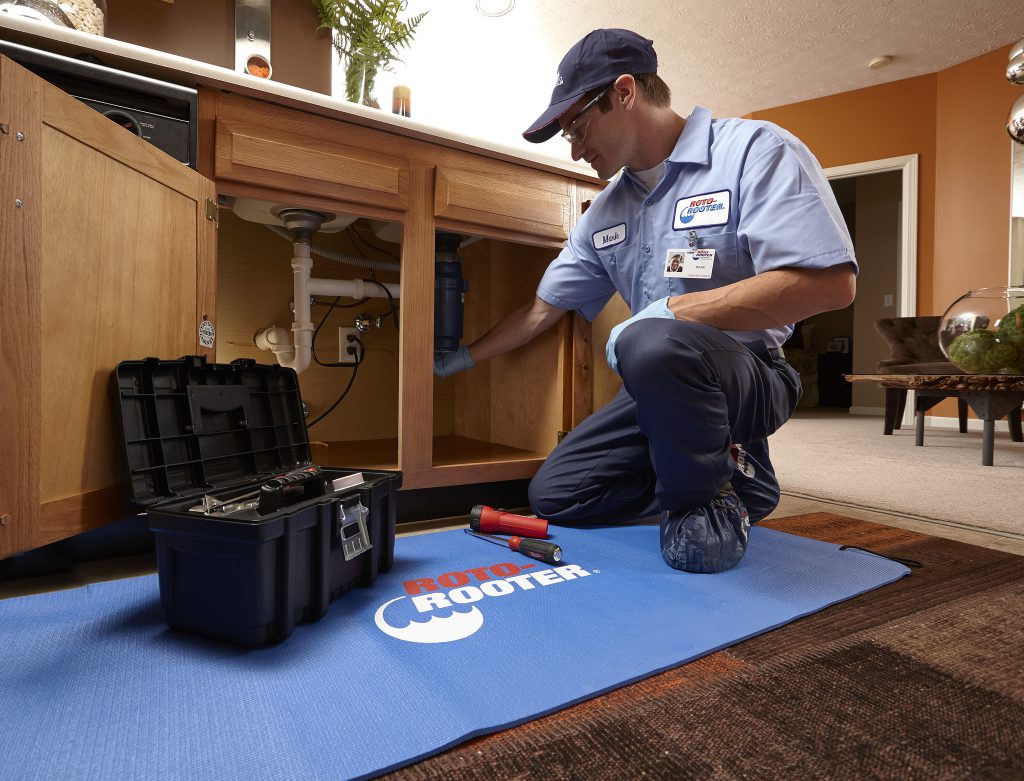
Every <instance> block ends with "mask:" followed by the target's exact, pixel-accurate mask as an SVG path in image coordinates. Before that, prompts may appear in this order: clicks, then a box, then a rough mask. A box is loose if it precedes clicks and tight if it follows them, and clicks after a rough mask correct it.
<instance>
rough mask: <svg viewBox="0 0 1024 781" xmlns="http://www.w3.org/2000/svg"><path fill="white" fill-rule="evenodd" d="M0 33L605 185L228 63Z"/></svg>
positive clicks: (51, 28) (83, 36) (61, 36)
mask: <svg viewBox="0 0 1024 781" xmlns="http://www.w3.org/2000/svg"><path fill="white" fill-rule="evenodd" d="M0 37H3V38H6V39H8V40H10V41H11V42H13V43H20V44H22V45H25V46H34V47H36V48H38V49H43V50H45V51H50V52H53V53H55V54H63V55H65V56H75V55H78V54H81V53H83V52H87V53H89V54H93V55H96V56H102V58H103V63H104V64H105V65H107V66H108V67H111V68H117V69H120V70H124V71H128V72H130V73H134V74H137V75H140V76H147V77H149V78H152V79H159V80H162V81H166V82H171V83H174V84H178V85H180V86H185V87H207V88H211V89H219V90H224V91H227V92H233V93H236V94H239V95H244V96H246V97H250V98H256V99H259V100H265V101H268V102H271V103H275V104H278V105H281V106H286V107H288V108H294V109H299V110H302V111H307V112H310V113H313V114H317V115H320V116H324V117H329V118H332V119H339V120H343V121H346V122H351V123H353V124H357V125H361V126H363V127H369V128H373V129H375V130H382V131H385V132H389V133H395V134H397V135H401V136H403V137H405V138H412V139H416V140H419V141H427V142H430V143H434V144H441V145H443V146H446V147H449V148H452V149H458V150H460V151H465V152H473V153H476V154H482V155H485V156H487V157H491V158H495V159H498V160H504V161H506V162H512V163H517V164H520V165H522V164H527V165H530V166H531V167H533V168H538V169H541V170H544V171H548V172H551V173H556V174H561V175H566V176H571V177H572V178H573V179H576V180H580V181H584V182H589V183H593V184H597V185H603V184H604V182H603V181H602V180H601V179H598V178H597V177H595V176H594V174H593V172H592V171H591V170H590V169H589V167H588V168H583V167H582V166H578V165H573V164H571V163H567V162H565V161H562V160H559V159H557V158H554V157H548V156H546V155H531V154H529V153H528V152H524V151H523V150H521V149H516V148H514V147H509V146H505V145H502V144H494V143H489V142H486V141H484V140H482V139H478V138H473V137H470V136H462V135H460V134H458V133H456V132H454V131H450V130H445V129H442V128H437V127H434V126H432V125H426V124H424V123H422V122H416V121H415V120H413V119H410V118H407V117H400V116H397V115H395V114H389V113H386V112H383V111H380V110H378V109H372V108H367V107H364V106H359V105H357V104H354V103H349V102H347V101H340V100H337V99H335V98H332V97H330V96H328V95H323V94H321V93H319V92H312V91H310V90H305V89H300V88H298V87H293V86H291V85H288V84H282V83H280V82H275V81H264V80H258V79H255V78H254V77H251V76H247V75H245V74H243V73H235V72H234V71H231V70H228V69H227V68H221V67H219V66H216V65H210V64H209V63H205V62H200V61H199V60H191V59H188V58H186V57H180V56H178V55H175V54H168V53H166V52H161V51H156V50H154V49H147V48H144V47H142V46H136V45H135V44H131V43H127V42H125V41H119V40H115V39H113V38H104V37H102V36H96V35H92V34H90V33H83V32H78V31H77V30H71V29H65V28H62V27H57V26H55V25H48V24H43V23H40V22H35V21H32V20H30V19H24V18H21V17H16V16H11V15H9V14H3V13H0Z"/></svg>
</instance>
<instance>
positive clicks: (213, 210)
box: [206, 198, 220, 228]
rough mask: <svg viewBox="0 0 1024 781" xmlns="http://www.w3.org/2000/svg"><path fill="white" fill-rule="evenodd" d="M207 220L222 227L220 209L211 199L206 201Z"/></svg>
mask: <svg viewBox="0 0 1024 781" xmlns="http://www.w3.org/2000/svg"><path fill="white" fill-rule="evenodd" d="M206 219H208V220H209V221H210V222H213V223H216V224H217V227H218V228H219V227H220V207H219V206H218V205H217V203H216V202H215V201H213V200H212V199H210V198H207V199H206Z"/></svg>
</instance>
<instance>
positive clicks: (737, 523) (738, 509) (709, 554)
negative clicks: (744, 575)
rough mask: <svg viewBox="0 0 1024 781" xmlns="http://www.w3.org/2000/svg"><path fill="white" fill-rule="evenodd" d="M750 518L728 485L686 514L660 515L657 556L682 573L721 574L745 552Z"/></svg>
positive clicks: (665, 513)
mask: <svg viewBox="0 0 1024 781" xmlns="http://www.w3.org/2000/svg"><path fill="white" fill-rule="evenodd" d="M749 535H750V517H749V516H748V515H747V509H746V508H745V507H744V506H743V502H742V501H740V498H739V497H738V496H737V495H736V492H735V491H733V490H732V487H731V486H730V487H729V488H728V489H725V490H723V491H722V492H721V493H719V494H718V496H716V497H715V498H714V499H712V500H711V501H710V502H708V503H707V504H703V505H701V506H700V507H695V508H694V509H692V510H689V511H686V512H671V511H667V510H666V511H665V512H663V513H662V514H661V556H662V558H663V559H665V563H666V564H668V565H669V566H670V567H674V568H675V569H681V570H683V571H684V572H698V573H712V572H724V571H725V570H727V569H732V568H733V567H735V566H736V565H737V564H739V561H740V559H742V558H743V554H744V553H746V551H747V539H748V537H749Z"/></svg>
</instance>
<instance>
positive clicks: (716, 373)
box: [530, 318, 800, 525]
mask: <svg viewBox="0 0 1024 781" xmlns="http://www.w3.org/2000/svg"><path fill="white" fill-rule="evenodd" d="M615 351H616V356H617V358H618V361H619V372H620V374H621V375H622V381H623V387H622V390H620V391H619V393H618V394H617V395H616V396H615V398H614V399H612V401H610V402H609V403H608V404H607V405H605V406H604V407H602V408H601V409H599V410H597V411H596V412H595V413H594V414H593V415H591V416H590V417H589V418H587V419H586V420H584V421H583V422H582V423H581V424H580V425H579V426H577V427H576V428H575V429H574V430H573V431H571V432H570V433H569V434H568V436H566V437H565V439H563V440H562V441H561V442H560V443H559V444H558V446H557V447H556V448H555V450H554V451H553V452H552V453H551V455H550V456H549V457H548V459H547V461H545V462H544V464H543V465H542V466H541V468H540V471H538V473H537V475H536V476H535V477H534V479H533V481H532V482H531V483H530V504H531V506H532V508H533V511H534V512H535V513H536V514H537V515H539V516H541V517H543V518H547V519H549V520H552V521H555V522H556V523H564V524H581V525H584V524H607V523H616V522H622V521H629V520H633V519H636V518H638V517H642V516H645V515H653V514H656V513H659V512H661V511H662V510H689V509H691V508H693V507H698V506H700V505H702V504H704V503H705V502H707V501H709V500H711V499H713V498H714V497H715V496H716V495H717V494H718V491H719V489H720V488H721V487H722V486H724V485H725V484H726V483H727V482H730V481H731V482H732V485H733V488H734V489H735V490H736V493H737V494H738V495H739V497H740V498H741V499H742V500H743V502H744V504H745V505H746V507H747V511H748V512H749V513H750V519H751V521H758V520H760V519H761V518H763V517H764V516H765V515H767V514H768V513H770V512H771V511H772V510H773V509H774V508H775V506H776V504H778V501H779V486H778V481H777V480H776V479H775V474H774V471H773V470H772V465H771V461H770V460H769V458H768V443H767V441H766V438H767V437H768V435H769V434H772V433H773V432H774V431H775V430H776V429H777V428H778V427H779V426H781V425H782V424H783V423H785V422H786V420H788V419H789V417H790V415H792V413H793V410H794V409H795V408H796V403H797V401H798V400H799V398H800V378H799V375H798V374H797V372H796V371H795V370H794V369H793V368H792V367H791V366H789V364H787V363H786V362H785V361H784V360H783V359H782V358H780V357H776V356H775V355H773V354H772V353H771V352H769V350H768V349H767V348H766V347H765V346H764V344H763V343H760V342H758V343H755V344H741V343H739V342H737V341H736V340H735V339H733V338H732V337H730V336H728V335H726V334H725V333H723V332H722V331H719V330H718V329H716V328H712V327H711V326H707V325H703V324H701V323H694V322H689V321H685V320H668V319H661V318H648V319H645V320H638V321H637V322H635V323H633V324H631V325H630V326H628V327H627V328H626V329H625V330H623V332H622V333H621V334H620V335H619V338H618V340H617V341H616V344H615ZM732 445H739V446H741V448H742V450H743V451H744V454H743V456H742V457H741V458H740V463H739V464H738V463H737V460H736V458H735V457H734V453H735V451H734V450H732Z"/></svg>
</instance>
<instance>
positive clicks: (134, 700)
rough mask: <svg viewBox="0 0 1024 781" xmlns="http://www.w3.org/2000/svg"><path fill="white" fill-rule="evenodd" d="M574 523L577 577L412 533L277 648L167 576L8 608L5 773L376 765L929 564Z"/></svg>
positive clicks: (251, 771)
mask: <svg viewBox="0 0 1024 781" xmlns="http://www.w3.org/2000/svg"><path fill="white" fill-rule="evenodd" d="M553 531H554V536H553V539H554V540H555V541H556V542H558V544H560V545H561V546H562V548H563V550H564V551H565V564H566V565H569V568H568V569H561V570H559V569H554V570H553V571H552V567H550V566H549V565H546V564H543V563H541V562H534V561H533V560H531V559H528V558H526V557H524V556H521V555H519V554H516V553H512V552H511V551H508V550H503V549H502V548H501V547H498V546H496V545H492V544H489V543H487V542H484V541H482V540H479V539H475V538H473V537H470V536H469V535H466V534H463V533H462V532H461V531H450V532H442V533H437V534H427V535H420V536H414V537H405V538H400V539H399V540H397V542H396V546H395V547H396V550H395V567H394V569H393V570H392V571H391V572H390V573H387V574H385V575H381V576H380V577H379V578H378V579H377V582H376V584H375V585H374V586H373V587H372V588H355V589H353V590H352V591H350V592H349V593H347V594H345V595H343V596H342V597H341V598H339V599H338V600H336V601H335V602H334V603H333V605H332V606H331V608H330V610H328V612H327V615H325V616H324V617H323V618H322V619H321V620H320V621H319V622H317V623H315V624H309V625H304V626H299V627H296V629H295V632H294V633H293V634H292V636H291V637H290V638H289V639H288V640H286V641H285V642H283V643H281V644H279V645H277V646H272V647H269V648H265V649H260V650H246V649H243V648H239V647H235V646H231V645H229V644H226V643H222V642H218V641H213V640H206V639H203V638H200V637H195V636H191V635H187V634H185V633H182V632H178V631H175V630H171V629H169V628H168V627H167V626H166V625H165V624H164V622H163V617H162V613H161V610H160V602H159V590H158V586H157V580H156V576H146V577H141V578H132V579H128V580H121V581H115V582H110V583H100V584H96V585H90V586H86V587H84V588H77V589H71V590H68V591H60V592H54V593H49V594H39V595H34V596H29V597H19V598H15V599H9V600H4V601H0V659H2V660H3V662H2V664H0V735H2V736H3V737H2V744H3V747H4V750H3V759H2V760H0V778H3V779H19V781H20V780H23V779H58V778H59V779H77V778H95V779H104V780H105V779H112V778H117V779H122V778H123V779H136V778H139V779H141V778H145V779H190V781H194V780H197V779H211V780H213V779H215V780H216V781H229V779H242V780H244V781H253V780H254V779H303V781H306V780H308V779H343V778H355V777H362V776H367V775H375V774H377V773H381V772H384V771H385V770H389V769H394V768H396V767H399V766H401V765H405V764H408V763H410V762H412V761H413V760H416V759H419V758H422V757H425V756H429V755H431V754H435V753H437V752H439V751H441V750H442V749H445V748H448V747H450V746H453V745H455V744H457V743H460V742H461V741H464V740H466V739H467V738H470V737H473V736H476V735H482V734H486V733H490V732H494V731H496V730H499V729H502V728H505V727H510V726H513V725H516V724H520V723H522V722H524V721H527V720H530V719H533V718H536V717H537V716H540V715H542V714H545V713H549V712H551V711H554V710H558V709H559V708H564V707H566V706H567V705H570V704H572V703H576V702H579V701H581V700H585V699H588V698H590V697H593V696H595V695H597V694H600V693H602V692H606V691H608V690H610V689H614V688H616V687H619V686H622V685H624V684H627V683H630V682H631V681H636V680H638V679H641V678H644V677H647V676H649V675H652V674H654V673H657V672H659V671H662V670H666V669H669V668H672V667H676V666H678V665H680V664H682V663H684V662H686V661H689V660H691V659H695V658H697V657H700V656H703V655H705V654H709V653H711V652H713V651H715V650H717V649H720V648H724V647H725V646H729V645H732V644H734V643H737V642H739V641H741V640H743V639H745V638H747V637H751V636H753V635H757V634H760V633H762V632H766V631H768V630H771V629H774V628H776V627H779V626H781V625H783V624H786V623H787V622H789V621H792V620H793V619H795V618H799V617H800V616H804V615H807V614H809V613H814V612H816V611H818V610H821V609H822V608H824V607H826V606H828V605H832V604H834V603H836V602H840V601H842V600H845V599H849V598H850V597H853V596H855V595H857V594H861V593H863V592H865V591H869V590H871V589H874V588H877V587H879V586H881V585H884V584H886V583H890V582H892V581H894V580H897V579H899V578H901V577H903V576H904V575H905V574H907V573H908V572H909V570H907V569H906V568H905V567H904V566H902V565H901V564H897V563H895V562H893V561H890V560H888V559H885V558H882V557H879V556H875V555H872V554H870V553H866V552H862V551H855V550H846V551H840V550H839V549H838V547H837V546H836V545H832V544H829V543H824V542H818V541H815V540H809V539H804V538H801V537H795V536H793V535H789V534H784V533H782V532H777V531H772V530H769V529H762V528H756V527H755V528H754V529H753V530H752V535H751V541H750V547H749V550H748V552H747V555H746V557H745V558H744V559H743V561H742V562H740V565H739V566H738V567H737V568H736V569H734V570H731V571H729V572H725V573H721V574H718V575H688V574H685V573H682V572H677V571H675V570H672V569H669V568H668V567H667V566H665V564H664V563H663V562H662V560H661V555H660V553H659V550H658V528H657V527H656V526H630V527H619V528H609V529H591V530H573V529H560V528H559V529H554V530H553ZM446 605H451V607H448V606H446ZM411 621H412V622H415V623H410V622H411Z"/></svg>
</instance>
